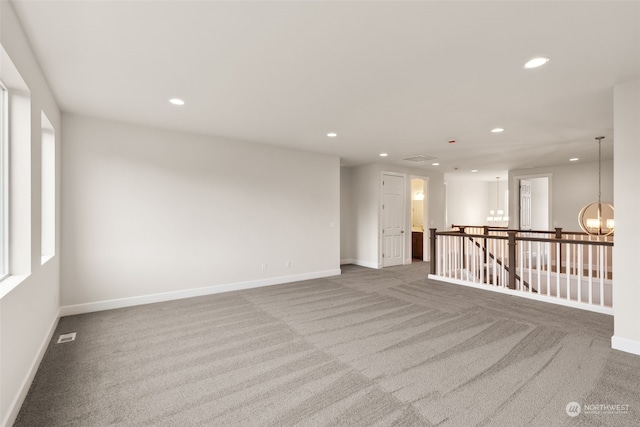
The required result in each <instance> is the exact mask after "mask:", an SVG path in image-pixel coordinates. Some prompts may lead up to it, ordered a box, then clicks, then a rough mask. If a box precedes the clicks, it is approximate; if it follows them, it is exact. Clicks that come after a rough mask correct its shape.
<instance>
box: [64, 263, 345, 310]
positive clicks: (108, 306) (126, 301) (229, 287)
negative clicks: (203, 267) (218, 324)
mask: <svg viewBox="0 0 640 427" xmlns="http://www.w3.org/2000/svg"><path fill="white" fill-rule="evenodd" d="M340 274H341V271H340V269H335V270H325V271H317V272H313V273H304V274H295V275H291V276H280V277H272V278H269V279H261V280H251V281H247V282H237V283H229V284H224V285H215V286H207V287H203V288H195V289H186V290H183V291H173V292H163V293H159V294H151V295H141V296H136V297H129V298H118V299H112V300H107V301H97V302H90V303H85V304H75V305H66V306H63V307H61V308H60V316H72V315H75V314H84V313H93V312H95V311H103V310H113V309H116V308H124V307H132V306H136V305H143V304H152V303H155V302H164V301H171V300H176V299H183V298H192V297H199V296H204V295H213V294H219V293H222V292H231V291H240V290H243V289H252V288H260V287H263V286H272V285H281V284H284V283H291V282H299V281H301V280H311V279H320V278H323V277H331V276H338V275H340Z"/></svg>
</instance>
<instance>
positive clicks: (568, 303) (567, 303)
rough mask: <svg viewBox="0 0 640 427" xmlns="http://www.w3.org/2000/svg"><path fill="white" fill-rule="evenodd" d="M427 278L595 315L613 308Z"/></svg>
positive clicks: (487, 286)
mask: <svg viewBox="0 0 640 427" xmlns="http://www.w3.org/2000/svg"><path fill="white" fill-rule="evenodd" d="M427 278H428V279H431V280H437V281H439V282H445V283H453V284H456V285H462V286H468V287H470V288H476V289H481V290H483V291H491V292H498V293H501V294H507V295H513V296H516V297H520V298H527V299H533V300H536V301H543V302H548V303H551V304H557V305H562V306H565V307H571V308H578V309H581V310H587V311H593V312H595V313H601V314H609V315H611V316H613V308H611V307H600V306H597V305H589V304H585V303H579V302H576V301H571V300H566V299H564V298H556V297H550V296H546V295H539V294H535V293H529V292H522V291H517V290H515V289H509V288H503V287H501V286H489V285H482V284H477V283H472V282H467V281H464V280H460V279H452V278H449V277H441V276H436V275H433V274H429V275H428V276H427Z"/></svg>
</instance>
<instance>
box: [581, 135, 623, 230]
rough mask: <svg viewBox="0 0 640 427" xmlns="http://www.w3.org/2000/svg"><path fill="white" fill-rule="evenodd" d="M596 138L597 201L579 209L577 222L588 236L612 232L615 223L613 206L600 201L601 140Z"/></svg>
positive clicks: (601, 138)
mask: <svg viewBox="0 0 640 427" xmlns="http://www.w3.org/2000/svg"><path fill="white" fill-rule="evenodd" d="M596 139H597V140H598V201H597V202H593V203H589V204H588V205H586V206H585V207H583V208H582V209H581V210H580V213H579V214H578V223H579V224H580V228H582V230H583V231H584V232H585V233H587V234H589V235H590V236H609V235H610V234H613V229H614V227H615V223H614V220H613V206H612V205H611V204H610V203H604V202H602V200H601V199H602V140H603V139H604V136H598V137H596Z"/></svg>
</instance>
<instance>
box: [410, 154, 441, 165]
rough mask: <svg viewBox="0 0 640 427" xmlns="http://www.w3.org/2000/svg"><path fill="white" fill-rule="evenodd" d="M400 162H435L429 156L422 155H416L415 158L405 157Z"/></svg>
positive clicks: (433, 158)
mask: <svg viewBox="0 0 640 427" xmlns="http://www.w3.org/2000/svg"><path fill="white" fill-rule="evenodd" d="M402 160H406V161H407V162H413V163H425V162H431V161H433V160H436V158H435V157H431V156H425V155H424V154H416V155H415V156H411V157H407V158H405V159H402Z"/></svg>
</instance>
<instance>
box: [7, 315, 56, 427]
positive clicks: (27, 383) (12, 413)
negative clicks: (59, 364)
mask: <svg viewBox="0 0 640 427" xmlns="http://www.w3.org/2000/svg"><path fill="white" fill-rule="evenodd" d="M59 320H60V310H58V312H57V313H56V315H55V317H54V318H53V321H52V322H51V328H49V332H48V333H47V335H46V336H45V338H44V340H43V341H42V343H41V344H40V348H39V349H38V353H37V354H36V355H35V357H34V358H33V361H32V362H31V366H30V367H29V373H28V374H27V376H26V377H25V379H24V381H22V385H21V386H20V393H18V394H17V395H16V397H15V398H14V399H13V402H11V405H9V411H8V412H7V415H6V417H5V418H4V420H2V424H1V425H2V426H4V427H7V426H12V425H13V424H14V423H15V421H16V418H17V417H18V413H19V412H20V408H21V407H22V404H23V403H24V399H25V398H26V397H27V393H29V388H30V387H31V383H32V382H33V379H34V378H35V376H36V372H38V368H39V367H40V362H42V358H43V357H44V354H45V353H46V352H47V348H49V343H50V342H51V338H52V337H53V333H54V332H55V330H56V328H57V327H58V321H59Z"/></svg>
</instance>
